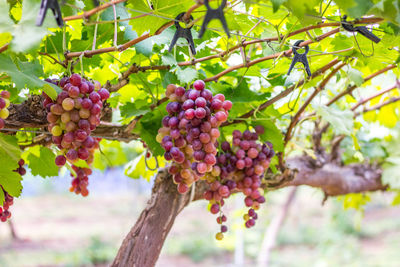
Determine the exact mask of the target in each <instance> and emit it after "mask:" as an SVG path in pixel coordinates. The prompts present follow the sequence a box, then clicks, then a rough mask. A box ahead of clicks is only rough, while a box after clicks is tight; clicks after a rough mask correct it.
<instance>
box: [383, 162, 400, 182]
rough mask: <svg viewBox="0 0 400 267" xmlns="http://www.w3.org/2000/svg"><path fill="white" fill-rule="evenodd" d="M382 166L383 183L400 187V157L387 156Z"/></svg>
mask: <svg viewBox="0 0 400 267" xmlns="http://www.w3.org/2000/svg"><path fill="white" fill-rule="evenodd" d="M382 167H383V172H382V183H383V184H388V185H390V188H392V189H393V188H396V189H400V175H399V174H400V157H398V156H393V157H389V158H387V159H386V160H385V164H383V166H382Z"/></svg>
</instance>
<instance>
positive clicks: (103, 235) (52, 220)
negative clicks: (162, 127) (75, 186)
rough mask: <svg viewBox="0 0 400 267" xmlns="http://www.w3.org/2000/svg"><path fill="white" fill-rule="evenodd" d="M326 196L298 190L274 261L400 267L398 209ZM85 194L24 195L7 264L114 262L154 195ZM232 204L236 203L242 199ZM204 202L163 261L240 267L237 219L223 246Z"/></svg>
mask: <svg viewBox="0 0 400 267" xmlns="http://www.w3.org/2000/svg"><path fill="white" fill-rule="evenodd" d="M319 195H320V193H319V192H317V191H315V190H312V189H308V188H302V189H301V190H300V191H299V194H298V195H297V198H296V201H295V203H294V205H293V206H292V207H291V213H290V215H289V217H288V220H287V223H286V224H285V225H284V227H283V228H282V230H281V232H280V235H279V239H278V243H279V247H278V248H277V249H276V250H274V252H273V253H272V255H271V260H272V263H273V264H272V266H339V265H341V266H382V264H383V265H385V266H389V267H391V266H398V264H399V262H400V256H399V254H398V246H399V244H400V208H399V207H397V208H395V207H390V205H388V203H386V202H385V199H383V197H379V198H377V200H375V201H374V206H367V209H366V212H365V218H364V219H363V221H362V222H361V221H360V220H359V218H360V216H358V214H356V213H354V212H352V211H343V210H342V207H341V206H340V205H341V204H339V203H337V201H334V200H328V202H327V203H326V204H325V206H326V207H325V206H324V207H322V206H321V205H320V203H319V202H316V201H315V200H316V199H322V196H321V198H318V196H319ZM284 196H285V194H284V193H280V194H274V193H271V194H270V195H269V199H268V202H269V203H270V205H267V206H266V207H265V208H264V211H262V212H261V218H260V220H259V222H260V223H259V224H258V225H257V227H256V228H255V229H254V231H244V232H243V233H244V242H245V244H246V246H245V247H246V258H245V260H246V263H248V264H250V263H251V262H253V261H254V259H255V257H256V254H257V253H258V251H257V250H258V247H259V244H260V242H261V237H262V234H263V231H264V229H265V227H266V225H267V222H268V221H270V220H271V218H272V217H273V215H274V214H276V212H277V210H278V208H279V204H280V203H282V202H283V201H284ZM80 198H81V197H76V196H73V195H70V194H55V193H52V192H51V190H50V192H48V193H45V194H41V195H39V196H26V197H24V198H22V199H20V200H19V201H17V202H16V203H15V207H14V208H13V212H14V213H13V219H14V224H15V227H16V230H17V234H18V235H19V237H20V238H21V240H19V241H14V242H13V241H11V239H10V235H9V229H8V227H7V225H5V224H4V225H1V227H0V240H1V241H0V266H9V267H13V266H18V267H19V266H92V265H94V263H96V264H97V266H107V262H109V261H111V260H112V259H113V257H114V256H115V253H116V251H117V249H118V245H119V244H120V242H121V240H122V238H123V237H124V235H125V234H126V233H127V232H128V230H129V228H130V226H131V225H132V224H133V222H134V221H135V219H136V218H137V216H138V215H139V212H140V211H141V210H142V208H143V206H144V205H145V203H146V201H147V193H145V192H142V193H128V191H127V190H126V191H125V192H124V193H118V194H110V193H108V194H105V193H104V192H100V190H94V192H92V194H91V195H90V197H88V198H87V199H84V200H82V199H80ZM240 201H241V200H240ZM240 201H239V202H240ZM229 204H230V206H231V207H234V206H235V200H233V201H231V202H230V203H229ZM205 205H206V204H205V202H202V201H199V202H195V203H193V204H192V205H191V206H190V207H189V208H187V209H185V210H184V211H183V214H181V215H180V217H178V220H177V221H176V225H175V226H174V227H173V229H172V232H171V235H170V236H169V237H168V239H167V242H166V244H165V246H164V248H163V252H162V254H161V257H160V260H159V262H158V266H163V267H164V266H167V267H168V266H188V267H191V266H193V267H194V266H195V267H200V266H201V267H202V266H233V265H230V263H232V262H233V258H234V250H233V244H234V243H235V241H234V236H235V235H236V234H237V233H238V232H237V231H238V230H237V227H234V226H232V225H231V226H230V228H231V232H230V233H228V235H227V238H226V239H225V240H224V241H223V242H222V243H220V244H219V245H217V243H216V241H215V240H214V238H213V234H214V233H215V231H216V225H215V223H214V218H213V216H212V215H210V214H209V213H208V212H207V210H206V206H205ZM239 216H240V214H236V215H235V214H232V213H230V216H229V218H230V219H231V221H235V220H236V221H237V222H240V223H241V218H240V217H239ZM199 218H201V220H199ZM332 218H333V219H332ZM261 222H264V223H263V224H262V223H261ZM360 223H361V228H358V225H359V224H360ZM235 228H236V230H235ZM246 265H247V264H246Z"/></svg>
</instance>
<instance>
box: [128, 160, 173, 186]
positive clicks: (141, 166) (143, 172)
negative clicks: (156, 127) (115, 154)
mask: <svg viewBox="0 0 400 267" xmlns="http://www.w3.org/2000/svg"><path fill="white" fill-rule="evenodd" d="M145 160H146V159H145V153H143V154H141V155H139V156H137V157H136V158H134V159H133V160H132V161H131V162H129V163H128V164H127V165H126V166H125V175H126V176H128V177H130V178H133V179H140V178H144V179H146V180H147V181H150V179H151V177H153V176H154V175H155V174H156V173H157V171H158V170H157V169H156V170H154V171H152V170H149V169H148V168H147V167H146V163H145ZM161 161H162V159H161V158H158V162H159V163H161V165H160V166H159V167H160V168H161V167H163V166H164V165H165V164H163V163H162V162H161ZM147 164H148V166H149V167H150V168H153V166H156V160H155V158H154V157H152V158H150V159H147Z"/></svg>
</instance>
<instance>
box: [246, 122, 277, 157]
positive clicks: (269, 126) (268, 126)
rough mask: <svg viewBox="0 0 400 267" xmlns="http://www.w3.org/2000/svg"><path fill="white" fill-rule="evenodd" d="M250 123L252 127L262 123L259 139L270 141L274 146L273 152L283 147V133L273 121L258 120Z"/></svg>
mask: <svg viewBox="0 0 400 267" xmlns="http://www.w3.org/2000/svg"><path fill="white" fill-rule="evenodd" d="M251 125H252V126H253V127H254V126H256V125H262V126H263V127H264V133H263V134H262V135H260V140H261V141H263V142H267V141H268V142H271V143H272V145H273V146H274V150H275V152H282V151H283V148H284V145H283V144H284V143H283V134H282V132H281V131H280V130H279V129H278V127H276V125H275V124H274V123H273V121H267V120H262V121H261V120H260V121H253V122H252V123H251Z"/></svg>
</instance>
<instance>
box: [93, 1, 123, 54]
mask: <svg viewBox="0 0 400 267" xmlns="http://www.w3.org/2000/svg"><path fill="white" fill-rule="evenodd" d="M112 7H113V12H114V46H115V47H117V46H118V44H117V37H118V23H117V10H116V9H115V5H114V4H113V5H112ZM96 26H97V25H96Z"/></svg>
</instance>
